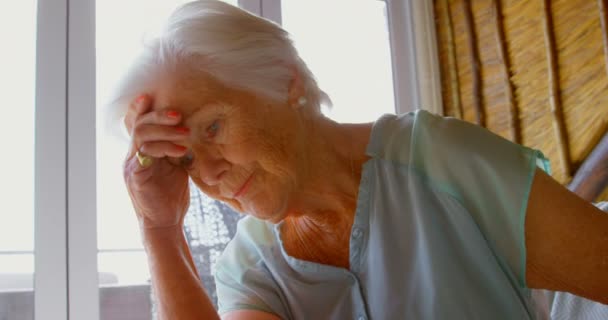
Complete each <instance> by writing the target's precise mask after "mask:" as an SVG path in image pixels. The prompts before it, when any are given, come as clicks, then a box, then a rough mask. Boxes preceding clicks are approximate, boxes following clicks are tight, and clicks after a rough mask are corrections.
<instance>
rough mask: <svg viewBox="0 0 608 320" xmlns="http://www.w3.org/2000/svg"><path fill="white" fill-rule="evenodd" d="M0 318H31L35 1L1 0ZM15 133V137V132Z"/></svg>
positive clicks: (32, 317) (32, 281)
mask: <svg viewBox="0 0 608 320" xmlns="http://www.w3.org/2000/svg"><path fill="white" fill-rule="evenodd" d="M0 38H1V39H2V41H3V42H4V45H3V50H2V51H1V52H0V70H2V72H0V88H2V90H0V99H1V100H2V107H1V108H2V112H3V113H4V114H10V115H11V118H12V119H18V121H4V123H3V124H2V126H0V144H1V145H2V148H3V149H4V150H7V151H10V152H8V153H7V154H5V155H4V156H2V157H0V177H2V179H0V194H2V195H3V197H2V201H0V319H14V320H25V319H34V291H33V290H34V289H33V287H34V280H33V279H34V120H35V117H34V110H35V108H34V96H35V64H36V58H35V57H36V1H35V0H27V1H2V2H0ZM16 134H17V135H18V138H15V137H16Z"/></svg>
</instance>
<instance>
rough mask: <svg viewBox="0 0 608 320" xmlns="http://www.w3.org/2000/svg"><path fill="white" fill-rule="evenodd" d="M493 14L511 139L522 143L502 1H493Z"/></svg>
mask: <svg viewBox="0 0 608 320" xmlns="http://www.w3.org/2000/svg"><path fill="white" fill-rule="evenodd" d="M492 6H493V13H494V23H495V28H496V44H497V46H498V48H497V49H498V59H499V60H500V62H501V64H502V66H503V68H502V72H503V76H504V80H505V95H506V97H507V104H508V105H509V116H510V118H511V119H510V120H511V123H510V126H511V139H512V140H513V142H515V143H521V127H520V123H519V109H518V108H517V102H516V101H515V96H514V94H513V82H512V81H511V73H510V69H511V61H510V60H509V53H508V51H507V41H506V40H505V30H504V25H503V24H504V22H503V19H502V4H501V2H500V0H493V1H492Z"/></svg>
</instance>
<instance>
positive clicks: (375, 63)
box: [281, 0, 395, 122]
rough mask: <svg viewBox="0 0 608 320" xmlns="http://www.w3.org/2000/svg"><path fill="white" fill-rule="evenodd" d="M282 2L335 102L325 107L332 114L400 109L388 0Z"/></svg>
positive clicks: (361, 117)
mask: <svg viewBox="0 0 608 320" xmlns="http://www.w3.org/2000/svg"><path fill="white" fill-rule="evenodd" d="M281 6H282V12H283V17H282V20H283V26H284V27H285V29H286V30H287V31H289V32H290V33H291V34H292V36H293V38H294V41H295V44H296V47H297V49H298V51H299V52H300V55H301V56H302V58H303V59H304V61H305V62H306V63H307V64H308V67H309V68H310V69H311V70H312V72H313V73H314V74H315V76H316V77H317V80H318V81H319V85H320V86H321V88H322V89H323V90H324V91H325V92H327V93H328V94H329V96H330V98H331V99H332V101H333V103H334V107H333V109H331V110H325V113H326V114H327V115H328V116H329V117H331V118H333V119H335V120H337V121H343V122H369V121H374V120H376V119H377V118H378V117H379V116H380V115H382V114H384V113H395V103H394V94H393V78H392V71H391V70H392V69H391V55H390V42H389V33H388V23H387V18H386V3H385V2H384V1H378V0H332V1H325V0H307V1H282V3H281ZM311 17H314V22H313V23H311Z"/></svg>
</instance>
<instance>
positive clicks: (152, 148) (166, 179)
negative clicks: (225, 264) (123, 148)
mask: <svg viewBox="0 0 608 320" xmlns="http://www.w3.org/2000/svg"><path fill="white" fill-rule="evenodd" d="M152 104H153V103H152V98H151V97H148V96H146V95H143V96H140V97H139V98H137V99H136V100H135V101H134V102H133V103H131V105H130V106H129V109H128V111H127V115H126V116H125V125H126V127H127V130H128V132H129V134H130V136H131V145H130V147H129V152H128V155H127V158H126V160H125V163H124V170H123V174H124V179H125V183H126V185H127V189H128V191H129V196H130V197H131V201H132V202H133V207H134V208H135V212H136V213H137V217H138V219H139V222H140V225H141V227H142V228H144V229H150V228H167V227H175V226H178V227H180V228H181V226H182V223H183V220H184V216H185V214H186V211H187V210H188V206H189V203H190V192H189V189H188V174H187V172H186V171H185V170H184V169H183V168H181V167H180V166H176V165H174V164H172V163H170V162H169V161H168V159H167V157H174V158H179V157H182V156H184V154H185V153H186V150H187V148H186V147H184V146H183V145H182V144H183V142H185V141H186V140H187V139H188V137H189V130H188V128H184V127H180V126H178V124H179V123H180V121H181V114H179V113H178V112H176V111H172V110H152ZM180 143H181V144H180ZM137 152H139V154H140V155H145V156H147V157H150V158H151V159H152V163H151V165H149V166H147V167H144V166H142V165H141V164H140V163H139V161H138V158H137V156H136V153H137Z"/></svg>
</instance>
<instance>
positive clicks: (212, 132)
mask: <svg viewBox="0 0 608 320" xmlns="http://www.w3.org/2000/svg"><path fill="white" fill-rule="evenodd" d="M219 130H220V123H219V121H218V120H215V121H213V123H212V124H211V125H210V126H209V127H207V130H206V131H207V138H215V136H216V135H217V133H218V131H219Z"/></svg>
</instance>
